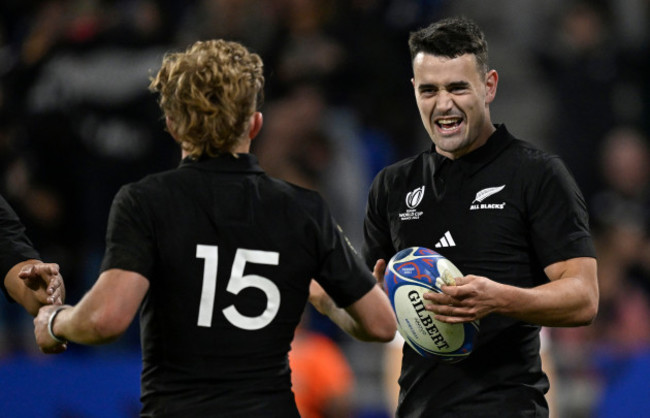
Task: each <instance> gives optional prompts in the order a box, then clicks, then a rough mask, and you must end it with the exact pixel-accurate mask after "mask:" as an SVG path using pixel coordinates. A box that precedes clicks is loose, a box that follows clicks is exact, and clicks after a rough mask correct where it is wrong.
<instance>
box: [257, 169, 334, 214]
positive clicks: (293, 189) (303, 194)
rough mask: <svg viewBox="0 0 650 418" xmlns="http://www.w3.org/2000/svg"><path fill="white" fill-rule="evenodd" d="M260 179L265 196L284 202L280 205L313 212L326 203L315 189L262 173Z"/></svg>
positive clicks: (323, 206)
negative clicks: (263, 183)
mask: <svg viewBox="0 0 650 418" xmlns="http://www.w3.org/2000/svg"><path fill="white" fill-rule="evenodd" d="M260 181H262V182H265V185H264V187H262V188H261V189H260V190H261V192H262V193H264V195H265V198H266V199H272V200H276V201H281V202H285V203H286V205H282V206H285V207H290V208H293V209H295V210H303V211H306V212H307V213H312V214H315V213H316V212H320V211H322V210H323V208H325V207H326V205H327V204H326V202H325V199H324V198H323V196H322V195H321V194H320V193H319V192H318V191H316V190H312V189H308V188H305V187H302V186H299V185H296V184H294V183H291V182H288V181H285V180H282V179H279V178H276V177H271V176H268V175H262V176H261V177H260Z"/></svg>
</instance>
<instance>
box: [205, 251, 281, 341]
mask: <svg viewBox="0 0 650 418" xmlns="http://www.w3.org/2000/svg"><path fill="white" fill-rule="evenodd" d="M196 258H203V259H205V265H204V268H203V288H202V289H201V303H200V305H199V320H198V323H197V325H198V326H200V327H210V326H212V312H213V310H214V299H215V295H216V290H217V267H218V264H219V252H218V247H217V246H216V245H201V244H198V245H197V246H196ZM279 258H280V254H279V253H277V252H275V251H258V250H246V249H243V248H238V249H237V253H235V259H234V261H233V263H232V270H231V272H230V279H229V280H228V285H227V286H226V290H227V291H228V292H230V293H233V294H235V295H236V294H238V293H239V292H241V291H242V290H243V289H245V288H247V287H254V288H257V289H260V290H261V291H262V292H264V294H265V295H266V308H265V309H264V312H262V313H261V314H260V315H258V316H246V315H242V314H241V313H239V311H238V310H237V308H235V306H234V305H230V306H228V307H226V308H224V309H223V311H222V312H223V314H224V316H225V317H226V319H227V320H228V321H229V322H230V323H231V324H233V325H234V326H236V327H239V328H242V329H245V330H251V331H252V330H257V329H260V328H264V327H265V326H267V325H268V324H270V323H271V321H272V320H273V318H275V316H276V315H277V314H278V310H279V309H280V289H278V286H277V285H276V284H275V283H273V282H272V281H271V280H269V279H267V278H266V277H262V276H258V275H256V274H248V275H246V276H244V267H245V265H246V263H253V264H267V265H273V266H277V265H278V262H279Z"/></svg>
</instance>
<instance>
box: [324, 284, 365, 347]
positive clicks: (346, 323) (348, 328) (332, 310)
mask: <svg viewBox="0 0 650 418" xmlns="http://www.w3.org/2000/svg"><path fill="white" fill-rule="evenodd" d="M312 304H313V305H314V307H315V308H316V310H318V311H319V312H320V313H322V314H323V315H325V316H327V317H328V318H329V319H330V320H331V321H332V322H334V323H335V324H336V325H337V326H338V327H339V328H341V329H342V330H343V331H345V332H346V333H347V334H349V335H351V336H352V337H354V338H356V339H358V340H361V341H374V339H373V338H372V336H370V335H369V334H368V333H367V332H365V330H364V329H363V327H362V326H361V324H360V323H359V322H357V321H356V320H355V319H354V318H353V317H352V316H351V315H350V314H349V313H348V312H347V311H346V310H345V309H343V308H339V307H338V306H336V303H335V302H334V301H333V300H332V298H330V297H329V296H328V295H327V294H323V295H321V296H320V297H319V299H318V301H314V300H312Z"/></svg>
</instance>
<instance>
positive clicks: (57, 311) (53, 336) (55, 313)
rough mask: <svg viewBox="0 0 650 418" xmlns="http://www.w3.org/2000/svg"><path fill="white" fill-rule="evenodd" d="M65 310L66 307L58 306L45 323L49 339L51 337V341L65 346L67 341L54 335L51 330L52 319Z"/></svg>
mask: <svg viewBox="0 0 650 418" xmlns="http://www.w3.org/2000/svg"><path fill="white" fill-rule="evenodd" d="M65 308H67V306H59V307H58V308H56V309H55V310H54V312H52V314H51V315H50V320H49V321H47V332H48V333H49V334H50V337H52V339H53V340H54V341H56V342H57V343H59V344H65V343H67V341H66V340H64V339H62V338H59V337H57V336H56V335H54V331H53V330H52V327H53V326H54V318H56V316H57V315H58V314H59V312H61V311H62V310H64V309H65Z"/></svg>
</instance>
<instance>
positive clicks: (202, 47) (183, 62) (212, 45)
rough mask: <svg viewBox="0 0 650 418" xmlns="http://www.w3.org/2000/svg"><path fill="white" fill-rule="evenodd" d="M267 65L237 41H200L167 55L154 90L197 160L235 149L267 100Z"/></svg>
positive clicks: (183, 143) (178, 135)
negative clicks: (264, 66) (264, 94)
mask: <svg viewBox="0 0 650 418" xmlns="http://www.w3.org/2000/svg"><path fill="white" fill-rule="evenodd" d="M263 88H264V75H263V63H262V59H261V58H260V56H259V55H257V54H254V53H251V52H249V51H248V49H246V47H244V46H243V45H241V44H239V43H237V42H229V41H224V40H209V41H199V42H196V43H195V44H193V45H191V46H190V47H188V48H187V49H186V50H185V52H176V53H168V54H166V55H165V57H164V58H163V62H162V67H161V68H160V70H159V71H158V74H157V75H156V77H155V78H152V80H151V84H150V85H149V90H151V91H152V92H157V93H159V94H160V97H159V100H158V103H159V104H160V108H161V109H162V111H163V113H164V114H165V117H167V118H168V120H169V121H170V123H171V126H172V130H173V134H174V138H175V139H176V141H178V142H179V143H180V144H181V146H182V147H183V150H185V151H186V152H187V153H188V154H189V155H190V156H191V157H192V158H199V157H201V156H204V155H208V156H210V157H216V156H218V155H222V154H225V153H231V154H233V153H234V151H233V150H234V149H235V147H236V146H237V144H238V142H239V141H240V139H242V137H243V135H244V134H245V133H246V131H247V129H248V125H249V121H250V117H251V116H252V115H253V114H254V113H255V111H256V110H257V109H259V107H260V106H261V104H262V99H263Z"/></svg>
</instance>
